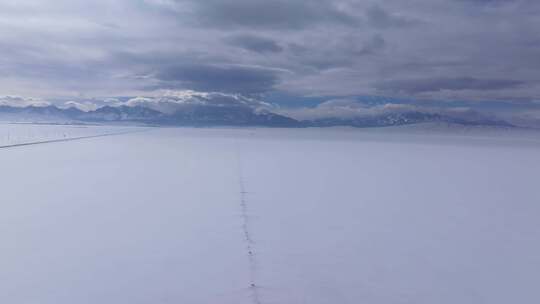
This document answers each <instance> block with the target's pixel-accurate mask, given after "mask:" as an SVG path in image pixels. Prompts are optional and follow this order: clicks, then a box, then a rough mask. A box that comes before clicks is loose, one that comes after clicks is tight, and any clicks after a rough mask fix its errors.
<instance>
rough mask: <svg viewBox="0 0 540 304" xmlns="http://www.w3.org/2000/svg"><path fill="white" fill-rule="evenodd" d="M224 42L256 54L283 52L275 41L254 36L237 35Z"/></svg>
mask: <svg viewBox="0 0 540 304" xmlns="http://www.w3.org/2000/svg"><path fill="white" fill-rule="evenodd" d="M225 41H226V42H227V43H229V44H231V45H233V46H237V47H240V48H243V49H246V50H249V51H253V52H256V53H279V52H281V51H283V48H282V47H281V46H280V45H279V44H278V43H277V42H276V41H275V40H273V39H269V38H265V37H260V36H255V35H238V36H233V37H228V38H227V39H225Z"/></svg>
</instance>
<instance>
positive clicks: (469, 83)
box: [377, 77, 525, 94]
mask: <svg viewBox="0 0 540 304" xmlns="http://www.w3.org/2000/svg"><path fill="white" fill-rule="evenodd" d="M524 84H525V83H524V82H523V81H518V80H511V79H476V78H471V77H461V78H430V79H410V80H393V81H385V82H382V83H379V84H378V85H377V88H378V89H381V90H383V91H396V92H405V93H409V94H417V93H425V92H436V91H442V90H479V91H486V90H502V89H509V88H515V87H519V86H522V85H524Z"/></svg>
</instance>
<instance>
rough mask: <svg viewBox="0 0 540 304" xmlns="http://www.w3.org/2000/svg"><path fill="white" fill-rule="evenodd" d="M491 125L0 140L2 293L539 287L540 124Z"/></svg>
mask: <svg viewBox="0 0 540 304" xmlns="http://www.w3.org/2000/svg"><path fill="white" fill-rule="evenodd" d="M20 127H21V128H23V127H27V126H20ZM35 127H36V128H41V127H42V126H35ZM13 128H15V127H13ZM58 128H60V129H62V128H66V130H67V129H69V128H71V127H58ZM108 128H109V131H111V130H112V131H114V129H115V127H108ZM0 130H1V128H0ZM430 130H431V129H430ZM122 131H125V128H124V129H122ZM12 132H15V131H12ZM21 132H22V133H24V132H23V131H19V133H21ZM66 132H67V131H66ZM60 133H63V132H60ZM118 133H122V132H118ZM488 133H489V134H487V135H486V134H485V132H483V131H482V130H480V131H478V132H470V133H467V132H461V133H459V135H455V134H456V133H452V132H438V131H437V132H436V131H429V132H427V131H426V132H416V131H414V130H411V129H410V128H385V129H377V130H358V129H346V128H336V129H288V130H287V129H255V128H252V129H218V128H216V129H190V128H170V129H167V128H155V129H152V130H151V131H149V132H136V133H126V134H122V135H117V136H106V137H94V138H86V139H81V140H76V141H66V142H54V143H47V144H39V145H32V146H20V147H14V148H7V149H0V167H1V168H2V171H1V173H0V185H2V188H1V189H2V190H1V193H0V197H1V200H0V204H1V205H0V208H1V212H0V240H1V250H0V269H1V271H0V303H10V304H27V303H40V304H72V303H77V304H90V303H92V304H93V303H102V304H119V303H130V304H132V303H133V304H136V303H141V304H143V303H144V304H146V303H149V304H150V303H151V304H154V303H201V304H202V303H205V304H206V303H220V304H227V303H231V304H242V303H246V304H252V303H273V304H278V303H284V304H285V303H309V304H313V303H314V304H323V303H325V304H326V303H328V304H336V303H373V304H378V303H381V304H383V303H384V304H387V303H426V304H432V303H443V304H444V303H448V304H455V303H460V304H467V303H471V304H473V303H474V304H477V303H490V304H497V303H501V304H502V303H505V304H506V303H538V302H540V290H539V289H538V288H537V285H538V282H540V187H538V176H539V172H540V137H539V136H538V134H537V133H535V132H527V133H520V132H511V131H504V132H488ZM34 139H35V138H34ZM242 204H245V205H242ZM246 234H247V235H248V237H249V238H250V239H251V241H250V242H249V241H246ZM249 251H252V252H251V254H250V253H249ZM251 284H254V285H255V286H251Z"/></svg>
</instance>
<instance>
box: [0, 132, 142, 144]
mask: <svg viewBox="0 0 540 304" xmlns="http://www.w3.org/2000/svg"><path fill="white" fill-rule="evenodd" d="M144 131H148V129H145V130H134V131H123V132H115V133H105V134H97V135H88V136H78V137H68V138H60V139H49V140H41V141H34V142H25V143H17V144H9V145H2V146H0V149H9V148H17V147H24V146H34V145H41V144H50V143H58V142H68V141H76V140H82V139H89V138H97V137H106V136H116V135H124V134H130V133H137V132H144Z"/></svg>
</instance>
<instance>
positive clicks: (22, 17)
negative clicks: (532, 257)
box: [0, 0, 540, 101]
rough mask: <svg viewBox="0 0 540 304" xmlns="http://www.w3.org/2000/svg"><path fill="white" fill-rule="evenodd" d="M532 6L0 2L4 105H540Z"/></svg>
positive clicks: (473, 1) (459, 1)
mask: <svg viewBox="0 0 540 304" xmlns="http://www.w3.org/2000/svg"><path fill="white" fill-rule="evenodd" d="M539 15H540V2H538V1H536V0H507V1H497V0H452V1H448V0H410V1H402V0H381V1H377V2H374V1H356V0H332V1H330V0H323V1H305V0H276V1H263V0H208V1H199V0H197V1H195V0H136V1H133V0H117V1H106V0H95V1H91V2H89V1H80V0H55V1H45V0H43V1H36V0H21V1H16V2H14V1H3V2H1V3H0V23H1V25H2V26H1V27H0V67H1V68H0V94H5V95H22V96H38V97H40V98H46V97H63V98H73V99H77V98H79V99H80V98H83V99H84V98H91V97H95V96H138V95H141V96H152V95H159V94H162V93H163V91H165V90H200V91H212V92H217V91H220V92H226V93H231V94H244V95H246V96H263V95H264V94H267V93H269V92H284V93H287V94H291V95H296V96H307V95H309V96H317V95H318V96H343V97H346V96H353V95H383V96H393V97H407V98H416V99H434V100H455V99H461V100H506V101H514V100H519V101H535V100H538V95H539V93H540V72H539V71H540V61H539V60H538V53H539V52H540V37H539V36H538V34H537V30H536V29H537V28H540V18H538V16H539Z"/></svg>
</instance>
